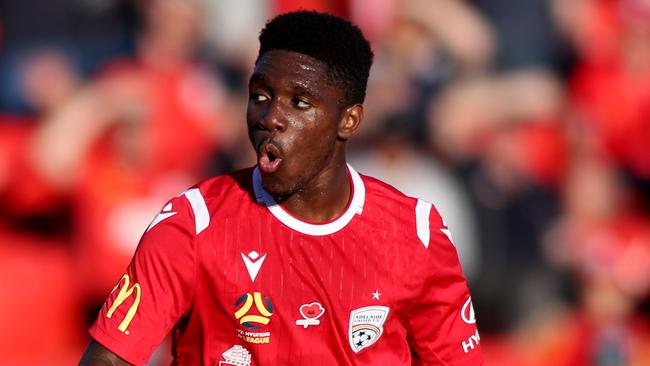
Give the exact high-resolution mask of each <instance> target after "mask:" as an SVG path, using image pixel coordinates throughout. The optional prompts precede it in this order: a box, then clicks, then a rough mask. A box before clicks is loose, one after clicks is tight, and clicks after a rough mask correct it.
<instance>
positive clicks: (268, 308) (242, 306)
mask: <svg viewBox="0 0 650 366" xmlns="http://www.w3.org/2000/svg"><path fill="white" fill-rule="evenodd" d="M253 304H255V308H256V309H257V312H258V313H259V315H258V314H248V312H249V311H250V310H251V308H252V307H253ZM235 307H236V308H239V309H238V310H237V311H235V318H237V320H239V324H241V325H243V326H244V327H246V328H248V329H257V328H260V327H261V326H262V325H267V324H268V323H269V322H270V321H271V320H270V319H269V318H270V317H271V316H272V315H273V304H272V303H271V299H269V297H268V296H264V299H262V294H261V293H259V292H253V294H252V295H251V294H250V293H247V294H245V295H242V296H240V297H239V299H237V301H236V302H235Z"/></svg>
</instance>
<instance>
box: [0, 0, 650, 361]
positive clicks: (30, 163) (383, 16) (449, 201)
mask: <svg viewBox="0 0 650 366" xmlns="http://www.w3.org/2000/svg"><path fill="white" fill-rule="evenodd" d="M298 8H306V9H317V10H322V11H328V12H331V13H335V14H338V15H341V16H344V17H347V18H349V19H351V20H353V21H354V22H355V23H356V24H358V25H359V26H360V27H361V28H362V29H363V31H364V33H365V34H366V35H367V36H368V38H369V39H370V40H371V42H372V46H373V50H374V53H375V62H374V65H373V69H372V71H371V77H370V81H369V86H368V97H367V100H366V119H365V121H364V125H363V127H362V131H361V134H360V136H358V137H357V138H356V140H355V141H353V143H352V146H351V149H350V161H351V163H352V165H354V166H355V167H356V168H357V169H358V170H359V171H361V172H363V173H366V174H370V175H375V176H377V177H380V178H382V179H384V180H386V181H388V182H389V183H391V184H394V185H395V186H396V187H397V188H399V189H401V190H403V191H404V192H405V193H407V194H410V195H417V196H419V197H422V198H425V199H427V200H430V201H433V202H435V203H436V205H437V206H438V208H439V210H440V211H441V213H442V214H443V217H445V219H446V221H447V223H448V225H449V226H450V228H451V230H452V232H453V233H454V237H455V239H456V240H455V241H456V244H457V246H458V247H457V248H458V251H459V254H460V257H461V261H462V262H463V266H464V270H465V273H466V275H467V277H468V280H469V284H470V288H471V291H472V294H473V302H474V306H475V308H476V311H477V318H478V321H479V330H480V332H481V342H482V347H483V350H484V352H485V354H486V358H487V360H488V364H496V365H531V366H532V365H549V364H550V365H567V366H568V365H572V366H576V365H578V366H580V365H650V328H649V326H650V324H648V322H649V320H650V318H649V315H650V306H649V301H648V299H649V296H648V294H649V291H648V290H649V288H650V287H649V286H650V218H649V217H650V216H649V215H650V1H648V0H572V1H566V0H465V1H461V0H379V1H377V0H375V1H370V0H339V1H337V0H312V1H291V0H266V1H260V0H239V1H237V2H231V1H223V0H100V1H97V0H60V1H56V2H48V1H41V0H21V1H12V0H0V329H1V331H0V364H1V365H41V364H48V365H67V364H74V363H76V362H77V361H78V359H79V357H80V355H81V352H82V350H83V348H84V347H85V345H86V344H87V342H88V335H87V333H86V329H87V327H88V325H89V322H91V321H92V320H93V318H94V317H95V315H96V313H97V311H98V309H99V307H100V306H101V304H102V302H103V300H104V297H105V296H106V295H107V293H108V292H109V291H110V289H111V288H112V287H113V285H114V283H115V281H116V280H117V279H118V278H119V275H120V274H121V273H122V271H123V270H124V268H125V266H126V265H127V263H128V261H129V259H130V257H131V255H132V253H133V250H134V249H135V246H136V245H137V242H138V238H139V236H140V235H141V234H142V232H143V231H144V229H145V228H146V226H147V224H148V223H149V220H151V218H152V217H153V216H154V215H155V214H156V212H157V211H158V210H159V208H160V206H161V205H162V204H163V203H164V202H165V200H166V199H167V198H168V197H170V196H173V195H176V194H178V193H179V192H181V191H183V190H184V189H185V188H187V187H188V186H190V185H192V184H193V183H195V182H196V181H198V180H200V179H202V178H205V177H208V176H211V175H214V174H219V173H223V172H226V171H229V170H231V169H236V168H241V167H245V166H249V165H251V164H254V157H253V156H252V155H251V149H250V148H249V145H248V142H247V137H246V133H245V126H244V123H245V121H244V111H245V105H246V101H247V91H246V83H247V78H248V75H249V72H250V71H251V69H252V65H253V62H254V60H255V56H256V52H257V39H256V38H257V34H258V32H259V30H260V29H261V27H262V26H263V24H264V22H265V20H266V19H268V18H269V17H271V16H273V15H274V14H277V13H280V12H285V11H289V10H293V9H298ZM168 362H169V355H168V352H167V351H166V345H163V346H161V349H160V351H159V352H157V353H156V354H155V355H154V357H153V358H152V360H151V362H150V364H151V365H160V364H165V363H168Z"/></svg>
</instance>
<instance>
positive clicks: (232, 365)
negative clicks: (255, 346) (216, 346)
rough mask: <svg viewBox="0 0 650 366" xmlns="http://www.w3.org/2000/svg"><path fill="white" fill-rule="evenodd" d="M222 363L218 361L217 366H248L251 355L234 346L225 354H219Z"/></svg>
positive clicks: (245, 350) (242, 348) (243, 349)
mask: <svg viewBox="0 0 650 366" xmlns="http://www.w3.org/2000/svg"><path fill="white" fill-rule="evenodd" d="M221 355H222V356H223V361H219V366H250V365H251V354H250V352H248V350H247V349H246V348H244V347H242V346H240V345H238V344H237V345H234V346H232V347H231V348H230V349H228V350H227V351H226V352H224V353H222V354H221Z"/></svg>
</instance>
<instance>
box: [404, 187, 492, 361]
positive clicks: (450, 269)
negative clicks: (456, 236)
mask: <svg viewBox="0 0 650 366" xmlns="http://www.w3.org/2000/svg"><path fill="white" fill-rule="evenodd" d="M416 220H417V231H418V238H419V239H420V241H421V242H422V244H424V250H425V252H426V254H425V255H426V257H427V261H426V262H425V263H427V266H426V268H424V269H423V273H424V275H423V276H424V286H423V287H424V288H423V292H422V294H421V296H420V299H419V300H418V301H417V302H416V303H415V304H414V305H413V307H412V309H411V311H410V312H409V318H408V327H409V328H410V329H409V335H408V337H409V344H410V345H411V348H412V351H413V357H414V361H413V365H467V366H469V365H472V366H475V365H482V364H483V355H482V353H481V349H480V336H479V333H478V330H477V327H476V318H475V315H474V309H473V307H472V300H471V297H470V293H469V290H468V288H467V283H466V281H465V277H464V276H463V272H462V269H461V266H460V262H459V260H458V255H457V253H456V248H455V247H454V244H453V242H452V237H451V233H450V232H449V229H448V228H447V226H446V225H445V224H444V223H443V220H442V218H441V217H440V215H439V214H438V212H437V211H436V210H435V208H433V207H432V205H431V204H430V203H427V202H425V201H422V200H420V201H418V205H417V208H416Z"/></svg>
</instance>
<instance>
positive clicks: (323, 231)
mask: <svg viewBox="0 0 650 366" xmlns="http://www.w3.org/2000/svg"><path fill="white" fill-rule="evenodd" d="M347 167H348V171H349V172H350V177H352V188H353V189H352V192H353V193H352V194H353V195H352V200H351V201H350V205H349V206H348V208H347V210H345V212H344V213H343V214H342V215H341V216H339V217H338V218H337V219H336V220H334V221H332V222H328V223H327V224H311V223H308V222H304V221H302V220H300V219H298V218H296V217H294V216H292V215H291V214H289V213H288V212H287V211H285V210H284V209H283V208H282V206H280V205H278V204H277V203H276V202H275V200H274V199H273V196H271V194H270V193H268V192H267V191H266V189H264V186H263V185H262V176H261V175H260V171H259V168H258V167H255V170H254V171H253V190H254V191H255V199H256V200H257V202H258V203H263V204H264V205H266V207H267V208H268V209H269V211H271V214H273V216H275V217H276V218H277V219H278V220H280V221H281V222H282V223H283V224H285V225H287V226H288V227H290V228H291V229H293V230H296V231H299V232H301V233H303V234H307V235H312V236H323V235H329V234H334V233H335V232H337V231H339V230H341V229H343V228H344V227H345V226H346V225H347V224H348V223H349V222H350V221H351V220H352V218H353V217H354V215H355V214H357V215H360V214H361V212H362V211H363V203H364V201H365V200H366V187H365V186H364V185H363V180H361V176H359V173H357V172H356V171H355V170H354V169H352V167H351V166H350V165H349V164H347Z"/></svg>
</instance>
